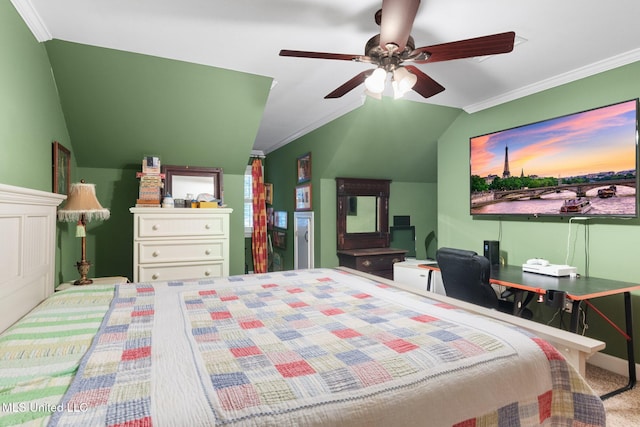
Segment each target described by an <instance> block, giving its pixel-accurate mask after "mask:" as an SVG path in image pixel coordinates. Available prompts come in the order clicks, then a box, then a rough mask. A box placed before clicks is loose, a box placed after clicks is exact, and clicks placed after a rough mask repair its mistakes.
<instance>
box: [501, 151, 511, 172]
mask: <svg viewBox="0 0 640 427" xmlns="http://www.w3.org/2000/svg"><path fill="white" fill-rule="evenodd" d="M510 176H511V172H509V147H507V146H505V147H504V170H503V171H502V177H503V178H509V177H510Z"/></svg>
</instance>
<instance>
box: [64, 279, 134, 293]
mask: <svg viewBox="0 0 640 427" xmlns="http://www.w3.org/2000/svg"><path fill="white" fill-rule="evenodd" d="M92 280H93V283H92V285H110V284H116V283H129V279H128V278H126V277H124V276H112V277H95V278H93V279H92ZM82 286H90V285H82ZM82 286H80V285H78V286H77V287H78V288H81V287H82ZM73 287H76V286H74V284H73V282H64V283H60V285H59V286H58V287H57V288H56V289H55V290H56V292H58V291H63V290H65V289H69V288H73Z"/></svg>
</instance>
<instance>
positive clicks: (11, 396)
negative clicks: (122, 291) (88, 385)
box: [0, 285, 113, 426]
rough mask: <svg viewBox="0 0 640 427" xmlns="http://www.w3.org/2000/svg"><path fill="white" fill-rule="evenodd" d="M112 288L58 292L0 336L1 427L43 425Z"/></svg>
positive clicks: (68, 380)
mask: <svg viewBox="0 0 640 427" xmlns="http://www.w3.org/2000/svg"><path fill="white" fill-rule="evenodd" d="M112 299H113V285H108V286H103V285H92V286H88V287H74V288H72V289H69V290H66V291H64V292H58V293H55V294H54V295H52V296H51V297H50V298H48V299H47V300H45V301H44V302H43V303H42V304H40V305H39V306H38V307H36V308H35V309H34V310H33V311H32V312H31V313H29V314H28V315H27V316H25V317H24V318H23V319H22V320H20V322H19V323H17V324H16V325H14V326H13V327H11V328H9V329H8V330H7V331H6V332H4V333H3V334H2V335H1V336H0V405H1V407H0V425H2V426H12V425H29V426H40V425H46V424H47V422H48V420H49V416H50V415H51V413H53V411H54V410H56V409H57V405H58V404H59V402H60V400H61V399H62V396H63V395H64V393H65V392H66V391H67V388H68V387H69V384H71V381H72V380H73V378H74V375H75V373H76V371H77V369H78V366H79V364H80V360H81V359H82V357H83V356H84V354H85V353H86V351H87V350H88V349H89V347H90V346H91V342H92V341H93V337H94V336H95V334H96V332H97V331H98V329H99V328H100V325H101V323H102V320H103V317H104V315H105V313H106V312H107V310H108V309H109V306H110V304H111V301H112Z"/></svg>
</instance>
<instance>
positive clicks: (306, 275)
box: [51, 269, 605, 426]
mask: <svg viewBox="0 0 640 427" xmlns="http://www.w3.org/2000/svg"><path fill="white" fill-rule="evenodd" d="M57 408H60V409H59V410H57V409H56V410H55V411H54V412H53V415H52V417H51V425H108V426H112V425H113V426H120V425H129V426H146V425H154V424H155V425H171V426H179V425H185V426H186V425H188V426H195V425H230V426H236V425H237V426H240V425H242V426H245V425H256V426H257V425H260V426H267V425H273V426H276V425H277V426H283V425H291V426H294V425H305V426H307V425H309V426H312V425H324V426H326V425H341V426H342V425H344V426H352V425H353V426H371V425H394V426H395V425H425V424H428V425H434V426H438V425H446V426H452V425H459V426H466V425H469V426H471V425H556V424H557V423H566V424H567V425H571V424H572V423H574V425H581V426H603V425H604V424H605V422H604V411H603V409H602V403H601V402H600V399H599V398H598V397H597V396H595V395H594V394H593V393H592V391H591V390H590V389H589V387H588V386H587V385H586V384H585V383H584V381H583V380H582V379H581V378H580V377H579V376H578V375H577V374H576V373H575V372H574V371H573V369H572V368H571V367H569V366H568V365H567V363H566V362H565V361H564V360H563V359H562V357H561V356H560V355H559V354H558V353H557V352H556V351H555V350H554V349H553V348H552V347H551V346H549V345H548V344H546V343H545V342H544V341H541V340H539V339H537V338H535V337H532V336H530V335H529V334H527V333H524V332H522V331H520V330H517V329H515V328H513V327H510V326H508V325H504V324H500V323H497V322H494V321H490V320H487V319H484V318H480V317H477V316H473V315H470V314H467V313H464V312H461V311H459V310H456V309H453V308H452V307H450V306H446V305H442V304H439V303H435V302H433V301H431V300H426V299H424V298H418V297H416V296H413V295H410V294H406V293H404V292H401V291H397V290H394V289H389V288H388V287H386V286H383V285H380V284H378V283H375V282H371V281H369V280H366V279H363V278H360V277H356V276H352V275H349V274H347V273H343V272H338V271H335V270H323V269H318V270H310V271H295V272H284V273H274V274H268V275H255V276H238V277H230V278H224V279H214V280H206V281H197V280H195V281H179V282H158V283H140V284H131V285H120V286H118V287H117V288H116V295H115V297H114V299H113V302H112V304H111V307H110V309H109V311H108V313H107V315H106V316H105V317H104V321H103V323H102V325H101V327H100V331H99V332H98V334H97V335H96V338H95V339H94V340H93V343H92V345H91V348H90V349H89V350H88V352H87V353H86V356H85V357H84V358H83V360H82V362H81V364H80V368H79V370H78V373H77V375H76V376H75V378H74V380H73V382H72V383H71V385H70V387H69V388H68V391H67V392H66V394H65V396H64V398H63V399H62V400H61V401H60V403H58V406H57ZM426 420H428V422H427V421H426Z"/></svg>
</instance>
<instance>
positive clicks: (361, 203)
mask: <svg viewBox="0 0 640 427" xmlns="http://www.w3.org/2000/svg"><path fill="white" fill-rule="evenodd" d="M390 183H391V181H389V180H383V179H359V178H336V185H337V197H338V200H337V205H338V217H337V231H338V249H340V250H341V249H362V248H386V247H389V187H390Z"/></svg>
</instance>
